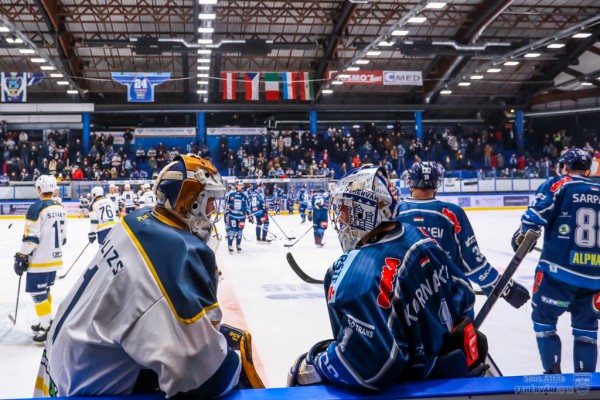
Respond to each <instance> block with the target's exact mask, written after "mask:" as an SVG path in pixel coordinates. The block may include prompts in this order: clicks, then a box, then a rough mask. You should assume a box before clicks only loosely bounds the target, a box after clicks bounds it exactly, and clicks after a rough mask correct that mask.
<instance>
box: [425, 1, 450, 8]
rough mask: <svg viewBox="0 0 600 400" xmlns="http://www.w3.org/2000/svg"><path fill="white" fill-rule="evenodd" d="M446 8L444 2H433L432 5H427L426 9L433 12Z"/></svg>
mask: <svg viewBox="0 0 600 400" xmlns="http://www.w3.org/2000/svg"><path fill="white" fill-rule="evenodd" d="M444 7H446V3H442V2H435V1H434V2H431V3H427V4H426V5H425V8H429V9H432V10H441V9H442V8H444Z"/></svg>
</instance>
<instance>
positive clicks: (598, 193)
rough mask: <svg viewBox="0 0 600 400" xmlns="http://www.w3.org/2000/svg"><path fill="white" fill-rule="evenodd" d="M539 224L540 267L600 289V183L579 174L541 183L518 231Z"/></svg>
mask: <svg viewBox="0 0 600 400" xmlns="http://www.w3.org/2000/svg"><path fill="white" fill-rule="evenodd" d="M542 227H543V228H544V248H543V250H542V254H541V256H540V261H539V267H540V268H541V269H542V270H543V271H544V272H547V273H549V274H551V275H552V277H553V278H556V279H558V280H560V281H562V282H565V283H568V284H570V285H573V286H577V287H582V288H588V289H594V290H598V289H600V185H599V184H597V183H593V182H591V181H590V180H589V179H587V178H585V177H581V176H578V175H574V176H571V175H567V176H559V177H556V178H553V179H551V180H549V181H547V182H545V183H543V184H542V185H541V186H540V187H539V188H538V190H537V193H536V195H535V200H534V203H533V205H531V206H530V207H529V208H528V209H527V210H526V211H525V213H524V214H523V217H522V218H521V231H523V232H526V231H528V230H529V229H535V230H540V229H541V228H542Z"/></svg>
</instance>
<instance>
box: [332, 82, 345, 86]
mask: <svg viewBox="0 0 600 400" xmlns="http://www.w3.org/2000/svg"><path fill="white" fill-rule="evenodd" d="M331 84H332V85H343V84H344V82H342V81H333V82H331Z"/></svg>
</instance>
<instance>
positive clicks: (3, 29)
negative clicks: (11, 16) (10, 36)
mask: <svg viewBox="0 0 600 400" xmlns="http://www.w3.org/2000/svg"><path fill="white" fill-rule="evenodd" d="M0 32H10V29H9V28H8V27H7V26H0Z"/></svg>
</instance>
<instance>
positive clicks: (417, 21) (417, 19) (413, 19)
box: [406, 17, 427, 24]
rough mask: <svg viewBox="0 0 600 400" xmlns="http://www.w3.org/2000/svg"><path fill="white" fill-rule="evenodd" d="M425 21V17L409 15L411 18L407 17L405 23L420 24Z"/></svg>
mask: <svg viewBox="0 0 600 400" xmlns="http://www.w3.org/2000/svg"><path fill="white" fill-rule="evenodd" d="M425 21H427V18H426V17H411V18H409V19H408V21H406V23H408V24H422V23H423V22H425Z"/></svg>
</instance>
